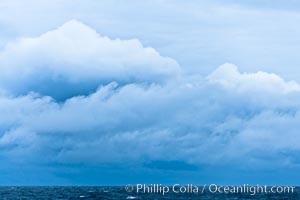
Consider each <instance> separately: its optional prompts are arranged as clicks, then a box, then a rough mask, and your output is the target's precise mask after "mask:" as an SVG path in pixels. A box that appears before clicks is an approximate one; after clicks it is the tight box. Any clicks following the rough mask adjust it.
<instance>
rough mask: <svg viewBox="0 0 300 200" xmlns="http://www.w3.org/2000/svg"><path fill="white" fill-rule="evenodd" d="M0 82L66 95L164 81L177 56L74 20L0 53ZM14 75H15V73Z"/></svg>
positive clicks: (20, 90) (17, 89)
mask: <svg viewBox="0 0 300 200" xmlns="http://www.w3.org/2000/svg"><path fill="white" fill-rule="evenodd" d="M0 70H1V74H0V86H1V87H2V88H3V89H4V90H5V89H6V90H8V91H9V92H11V93H12V94H13V95H24V94H27V93H29V92H31V91H34V92H38V93H40V94H42V95H49V96H52V97H54V98H56V99H65V98H67V97H71V96H74V95H79V94H88V93H90V92H93V91H95V90H96V89H97V87H98V86H99V85H101V84H108V83H109V82H110V81H118V82H119V83H129V82H146V83H147V82H164V81H166V80H167V79H168V78H170V77H172V78H174V76H178V75H179V73H180V67H179V66H178V64H177V63H176V61H175V60H173V59H171V58H168V57H163V56H161V55H159V53H158V52H157V51H156V50H155V49H153V48H151V47H143V45H142V44H141V43H140V42H139V40H137V39H131V40H120V39H110V38H108V37H105V36H101V35H99V34H98V33H97V32H96V31H94V30H93V29H92V28H90V27H88V26H87V25H84V24H82V23H81V22H79V21H76V20H72V21H69V22H67V23H65V24H64V25H62V26H61V27H58V28H57V29H56V30H52V31H49V32H47V33H45V34H42V35H41V36H39V37H37V38H21V39H19V40H17V41H16V42H14V43H10V44H8V45H7V46H6V48H5V49H4V50H3V51H1V52H0ZM16 77H17V78H16Z"/></svg>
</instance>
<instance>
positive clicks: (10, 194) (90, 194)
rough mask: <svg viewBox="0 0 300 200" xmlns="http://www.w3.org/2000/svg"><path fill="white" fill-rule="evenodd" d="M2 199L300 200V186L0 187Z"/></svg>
mask: <svg viewBox="0 0 300 200" xmlns="http://www.w3.org/2000/svg"><path fill="white" fill-rule="evenodd" d="M0 199H1V200H2V199H3V200H4V199H13V200H18V199H24V200H25V199H40V200H43V199H49V200H50V199H207V200H210V199H218V200H219V199H270V200H271V199H274V200H275V199H276V200H277V199H295V200H298V199H299V200H300V188H299V187H297V188H296V189H295V190H294V192H293V193H292V194H256V195H250V194H211V193H209V192H204V193H198V194H195V193H190V194H175V193H168V194H165V195H164V196H163V195H162V194H141V193H139V194H137V193H136V192H131V193H128V192H126V191H125V189H124V187H119V186H118V187H0Z"/></svg>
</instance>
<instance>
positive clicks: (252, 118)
mask: <svg viewBox="0 0 300 200" xmlns="http://www.w3.org/2000/svg"><path fill="white" fill-rule="evenodd" d="M0 55H1V57H0V63H1V65H0V66H1V67H0V71H1V73H0V74H1V75H0V77H1V79H0V85H1V88H2V89H3V92H0V149H1V158H5V159H6V160H8V161H9V163H11V162H12V163H16V162H17V163H21V164H24V163H34V165H35V167H36V166H39V165H43V164H47V165H51V164H53V165H55V164H57V165H68V164H70V165H74V166H76V165H80V164H83V165H85V166H98V165H106V164H107V165H114V164H118V165H126V164H128V163H130V164H132V163H134V164H137V165H142V166H143V164H145V165H144V166H145V167H147V166H153V165H155V163H158V164H157V165H159V163H166V165H168V163H180V165H182V166H184V167H187V168H189V167H190V168H192V169H195V167H194V166H196V168H197V167H199V166H205V165H210V166H217V167H218V166H220V167H221V166H224V165H225V166H235V167H237V168H246V169H249V166H251V167H253V166H254V167H259V168H263V169H266V168H268V169H270V168H271V169H277V168H282V167H286V166H289V167H291V168H297V167H298V166H299V164H298V163H299V159H298V157H297V154H298V153H299V150H300V145H299V144H298V143H297V141H298V140H299V139H300V138H299V137H298V135H297V130H299V128H300V127H299V123H298V122H299V120H300V117H299V116H300V115H299V109H300V105H299V98H300V85H299V84H298V83H297V82H295V81H286V80H284V79H283V78H281V77H280V76H279V75H276V74H273V73H267V72H262V71H258V72H251V73H244V72H240V71H239V70H238V68H237V66H235V65H233V64H224V65H221V66H220V67H218V68H217V69H216V70H215V71H213V72H212V73H210V74H209V75H208V76H206V77H203V76H201V75H199V74H195V75H187V74H185V73H183V70H182V69H181V68H180V67H179V66H178V64H177V63H176V61H174V60H172V59H170V58H167V57H162V56H160V55H159V53H157V52H156V51H155V50H154V49H152V48H145V47H143V46H142V45H141V43H140V42H138V40H119V39H116V40H111V39H109V38H106V37H102V36H100V35H99V34H98V33H96V32H95V31H93V30H92V29H90V28H89V27H87V26H86V25H83V24H81V23H80V22H77V21H71V22H68V23H66V24H65V25H63V26H62V27H60V28H58V29H57V30H54V31H50V32H47V33H45V34H43V35H41V36H40V37H38V38H27V39H21V40H19V41H17V42H16V43H13V44H11V45H9V46H7V47H6V48H5V49H4V51H2V52H1V53H0ZM16 77H17V78H16ZM80 86H82V87H80ZM55 90H57V91H55ZM58 100H59V101H58ZM245 158H246V159H245ZM191 166H192V167H191ZM160 168H161V166H160ZM162 168H163V167H162ZM259 168H258V169H259Z"/></svg>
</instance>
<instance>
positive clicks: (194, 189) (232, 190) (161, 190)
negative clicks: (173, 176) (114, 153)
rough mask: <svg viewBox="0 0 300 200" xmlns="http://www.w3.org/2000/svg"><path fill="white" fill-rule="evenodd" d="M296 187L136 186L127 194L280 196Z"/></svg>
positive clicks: (129, 188) (127, 188) (129, 189)
mask: <svg viewBox="0 0 300 200" xmlns="http://www.w3.org/2000/svg"><path fill="white" fill-rule="evenodd" d="M294 189H295V187H294V186H267V185H259V184H257V185H248V184H244V185H241V186H220V185H217V184H210V185H206V184H205V185H204V186H196V185H193V184H187V185H180V184H174V185H171V186H166V185H162V184H150V185H146V184H136V185H134V186H133V185H127V186H126V187H125V190H126V191H127V192H136V193H146V194H147V193H148V194H162V195H165V194H167V193H170V192H173V193H182V194H183V193H190V194H191V193H194V194H198V193H205V192H209V193H212V194H215V193H220V194H250V195H255V194H258V193H265V194H267V193H273V194H275V193H278V194H283V193H285V194H288V193H293V192H294Z"/></svg>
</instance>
